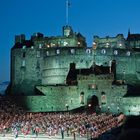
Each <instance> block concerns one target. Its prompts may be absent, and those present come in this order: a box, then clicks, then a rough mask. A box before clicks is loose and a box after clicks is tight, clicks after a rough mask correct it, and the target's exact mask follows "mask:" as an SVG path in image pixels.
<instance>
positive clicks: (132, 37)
mask: <svg viewBox="0 0 140 140" xmlns="http://www.w3.org/2000/svg"><path fill="white" fill-rule="evenodd" d="M127 40H128V41H136V40H140V34H128V37H127Z"/></svg>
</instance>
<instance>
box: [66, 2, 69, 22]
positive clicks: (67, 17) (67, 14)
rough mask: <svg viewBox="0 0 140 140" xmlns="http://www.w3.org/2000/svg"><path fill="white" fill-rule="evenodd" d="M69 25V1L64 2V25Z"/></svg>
mask: <svg viewBox="0 0 140 140" xmlns="http://www.w3.org/2000/svg"><path fill="white" fill-rule="evenodd" d="M68 23H69V1H68V0H66V25H68Z"/></svg>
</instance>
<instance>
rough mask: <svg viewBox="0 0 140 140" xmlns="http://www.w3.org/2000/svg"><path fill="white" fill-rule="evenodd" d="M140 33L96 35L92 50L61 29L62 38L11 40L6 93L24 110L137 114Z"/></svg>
mask: <svg viewBox="0 0 140 140" xmlns="http://www.w3.org/2000/svg"><path fill="white" fill-rule="evenodd" d="M139 86H140V34H131V33H130V32H128V37H127V38H124V36H123V35H122V34H118V35H117V36H116V37H109V36H107V37H105V38H100V37H98V36H94V40H93V46H92V47H91V48H88V47H87V44H86V39H85V37H84V36H82V35H81V34H80V33H75V32H73V30H72V28H71V26H64V27H63V35H62V36H52V37H45V36H44V35H43V34H41V33H36V34H33V35H32V36H31V39H30V40H26V38H25V35H24V34H21V35H18V36H15V45H14V46H13V47H12V49H11V83H10V88H9V94H11V95H13V96H14V97H16V100H17V102H19V103H20V104H22V105H23V106H24V107H25V108H26V109H27V110H28V111H32V112H45V111H68V110H73V109H76V108H79V107H87V108H89V109H92V110H95V109H100V110H101V111H109V112H112V113H119V112H124V113H125V114H127V115H129V114H135V115H138V114H140V92H139V91H140V87H139Z"/></svg>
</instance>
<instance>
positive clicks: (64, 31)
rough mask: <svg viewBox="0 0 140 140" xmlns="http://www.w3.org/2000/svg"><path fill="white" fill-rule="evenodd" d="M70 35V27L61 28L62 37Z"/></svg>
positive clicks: (71, 32) (71, 31)
mask: <svg viewBox="0 0 140 140" xmlns="http://www.w3.org/2000/svg"><path fill="white" fill-rule="evenodd" d="M70 35H73V30H72V28H71V26H68V25H67V26H63V36H66V37H68V36H70Z"/></svg>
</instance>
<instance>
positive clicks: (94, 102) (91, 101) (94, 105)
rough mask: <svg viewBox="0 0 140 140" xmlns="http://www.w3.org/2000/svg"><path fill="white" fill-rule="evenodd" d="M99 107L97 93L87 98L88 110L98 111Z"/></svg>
mask: <svg viewBox="0 0 140 140" xmlns="http://www.w3.org/2000/svg"><path fill="white" fill-rule="evenodd" d="M98 107H99V100H98V97H97V96H96V95H93V96H90V97H89V98H88V99H87V111H88V112H96V111H97V109H98Z"/></svg>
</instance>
